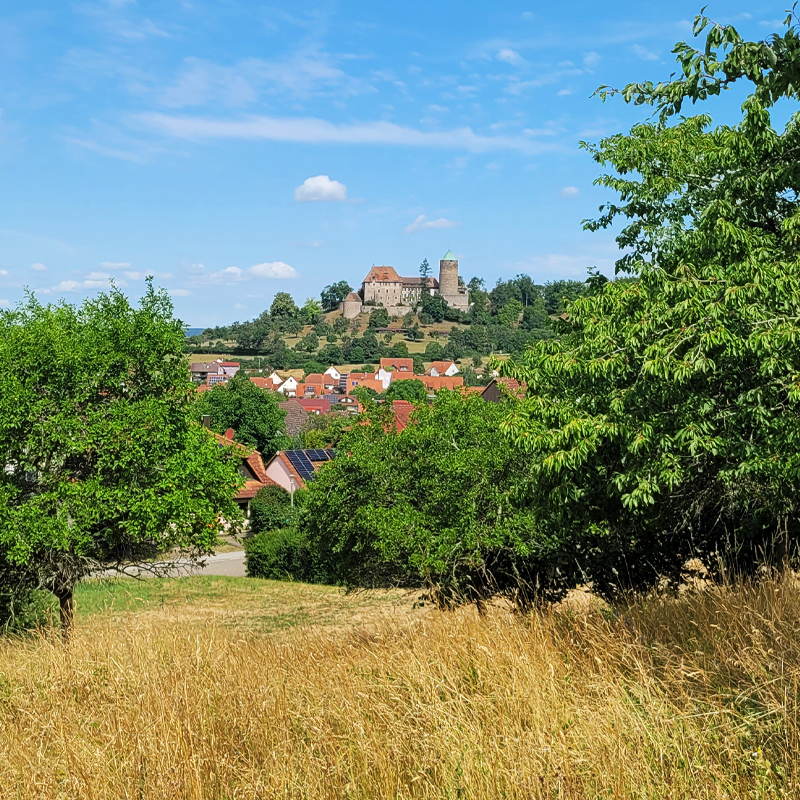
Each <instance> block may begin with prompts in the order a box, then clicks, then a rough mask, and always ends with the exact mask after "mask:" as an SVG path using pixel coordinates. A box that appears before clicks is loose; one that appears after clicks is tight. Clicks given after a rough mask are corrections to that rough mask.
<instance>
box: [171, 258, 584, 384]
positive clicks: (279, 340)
mask: <svg viewBox="0 0 800 800" xmlns="http://www.w3.org/2000/svg"><path fill="white" fill-rule="evenodd" d="M424 263H425V262H423V266H424ZM468 289H469V299H470V304H471V306H470V309H469V311H467V312H466V313H465V312H461V311H459V310H458V309H455V308H451V307H450V306H448V305H447V303H445V301H444V300H443V299H442V298H441V297H439V296H438V295H429V294H424V295H423V297H422V300H421V301H420V302H419V304H418V305H417V308H416V309H415V311H413V312H410V313H407V314H406V315H405V316H404V317H403V318H402V319H401V320H398V319H393V318H390V317H389V314H388V312H387V310H386V309H385V308H382V307H380V306H378V307H376V308H375V309H374V310H373V311H372V313H371V314H370V319H369V323H368V329H367V331H366V332H365V333H363V334H362V335H356V334H355V333H354V331H353V330H352V328H353V326H352V325H351V323H350V321H348V320H347V319H344V318H343V317H337V318H336V319H335V320H333V321H331V322H330V323H329V322H328V321H326V319H325V313H326V312H329V311H332V310H334V309H336V308H338V305H339V303H340V302H341V301H342V300H343V299H344V298H345V297H346V296H347V295H348V294H349V293H350V292H351V291H352V287H351V286H350V285H349V284H348V283H346V282H345V281H339V282H338V283H335V284H331V285H330V286H326V287H325V288H324V289H323V290H322V293H321V297H320V301H319V302H318V301H317V300H315V299H314V298H309V299H308V300H306V302H305V304H304V305H303V306H298V305H297V304H296V303H295V301H294V300H293V298H292V297H291V295H289V294H288V293H287V292H279V293H278V294H277V295H275V298H274V300H273V301H272V305H271V306H270V308H269V309H267V310H265V311H264V312H263V313H262V314H261V315H260V316H258V317H257V318H256V319H253V320H250V321H248V322H234V323H232V324H231V325H225V326H218V327H215V328H208V329H207V330H205V331H204V332H203V333H202V334H201V335H199V336H192V337H189V338H188V339H187V350H188V351H189V352H195V353H198V354H200V353H202V352H203V351H205V352H216V351H218V350H220V349H223V348H224V349H225V350H231V351H232V352H234V353H236V354H239V355H258V356H261V357H263V358H264V359H265V361H266V363H267V366H269V367H270V368H272V369H294V368H303V367H305V366H306V364H308V363H309V362H310V361H314V362H315V363H318V364H321V365H323V366H325V367H327V366H330V365H332V364H344V363H349V364H352V363H359V364H361V363H364V364H370V363H372V364H374V363H377V362H378V361H379V360H380V359H381V358H384V357H394V358H399V357H404V356H407V355H408V348H407V345H406V344H405V342H395V343H394V344H390V343H389V340H391V339H392V338H394V337H393V334H392V333H391V332H390V333H388V334H386V336H384V337H383V341H381V340H380V339H379V338H378V334H377V332H376V329H380V328H388V327H389V326H391V325H393V324H394V325H395V327H398V328H402V329H403V332H404V335H405V338H406V339H407V340H408V341H411V342H413V341H418V340H420V339H422V338H423V337H424V331H423V330H422V329H421V328H420V325H423V326H431V325H436V324H437V323H446V322H457V323H461V324H462V325H465V326H466V327H464V328H454V329H453V330H452V331H450V332H449V334H447V335H446V336H445V337H444V338H443V341H442V342H441V343H440V342H438V341H436V342H431V343H429V344H428V346H427V348H426V350H425V358H426V359H427V360H434V359H452V360H461V359H464V358H469V357H480V356H486V355H489V354H491V353H511V354H519V353H521V352H523V350H524V349H525V347H526V346H527V345H528V344H530V343H531V342H534V341H539V340H542V339H549V338H552V337H554V336H555V335H556V333H555V327H554V318H555V317H557V316H558V315H560V314H563V313H564V309H565V307H566V306H565V304H566V303H568V302H570V301H573V300H576V299H577V298H579V297H583V296H585V295H586V294H587V292H588V290H589V283H588V282H587V281H573V280H559V281H548V282H547V283H544V284H536V283H534V282H533V279H532V278H531V277H530V276H529V275H517V276H516V277H515V278H512V279H510V280H507V281H503V280H498V282H497V284H496V285H495V287H494V288H493V289H491V290H490V291H487V290H486V289H485V285H484V281H483V279H481V278H472V280H470V282H469V284H468ZM309 327H311V330H307V329H308V328H309ZM303 330H306V333H305V335H303V336H302V337H300V338H299V340H298V341H297V342H296V343H295V344H294V345H293V346H291V347H290V346H289V345H288V344H287V342H286V339H287V337H292V336H294V337H299V336H300V334H301V332H302V331H303ZM323 340H324V342H323ZM231 343H232V344H231ZM204 344H205V346H204Z"/></svg>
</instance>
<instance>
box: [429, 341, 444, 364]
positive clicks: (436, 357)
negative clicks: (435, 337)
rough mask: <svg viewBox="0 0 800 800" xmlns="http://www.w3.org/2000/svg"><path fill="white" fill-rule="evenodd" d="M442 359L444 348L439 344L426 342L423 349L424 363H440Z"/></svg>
mask: <svg viewBox="0 0 800 800" xmlns="http://www.w3.org/2000/svg"><path fill="white" fill-rule="evenodd" d="M443 358H444V348H443V347H442V346H441V345H440V344H439V342H428V344H427V345H426V347H425V360H426V361H441V360H442V359H443Z"/></svg>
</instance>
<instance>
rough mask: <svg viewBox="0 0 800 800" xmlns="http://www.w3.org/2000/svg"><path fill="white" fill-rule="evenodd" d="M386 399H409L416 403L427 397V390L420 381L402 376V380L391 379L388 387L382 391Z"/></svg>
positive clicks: (422, 401)
mask: <svg viewBox="0 0 800 800" xmlns="http://www.w3.org/2000/svg"><path fill="white" fill-rule="evenodd" d="M384 396H385V397H386V399H387V400H389V401H392V400H409V401H410V402H412V403H414V404H415V405H418V404H420V403H424V402H425V401H426V400H427V399H428V390H427V389H426V388H425V384H424V383H423V382H422V381H418V380H416V379H414V378H404V379H403V380H399V381H395V380H393V381H392V382H391V383H390V384H389V388H388V389H387V390H386V392H384Z"/></svg>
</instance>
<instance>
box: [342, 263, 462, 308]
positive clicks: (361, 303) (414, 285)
mask: <svg viewBox="0 0 800 800" xmlns="http://www.w3.org/2000/svg"><path fill="white" fill-rule="evenodd" d="M422 280H423V279H422V278H403V277H401V276H400V275H398V274H397V270H396V269H395V268H394V267H389V266H382V267H373V268H372V269H371V270H370V271H369V273H368V274H367V277H366V278H364V280H363V282H362V284H361V290H360V292H350V294H349V295H348V296H347V297H345V299H344V300H343V301H342V303H341V305H340V308H341V309H342V313H343V314H344V316H345V317H347V319H352V318H353V317H357V316H358V315H359V314H360V313H361V312H362V311H365V312H367V313H369V312H371V311H372V309H373V308H376V307H378V306H383V307H384V308H385V309H386V310H387V311H388V312H389V316H391V317H402V316H403V315H404V314H406V313H407V312H409V311H411V310H412V309H413V307H414V306H415V305H416V304H417V303H418V302H419V301H420V300H421V299H422V291H423V285H422ZM426 291H427V292H428V294H430V295H439V297H441V298H442V299H443V300H444V301H445V302H446V303H447V305H449V306H452V307H453V308H457V309H458V310H459V311H467V310H469V295H468V294H467V287H466V286H461V285H460V284H459V282H458V259H457V258H456V257H455V256H454V255H453V253H452V252H451V251H450V250H448V251H447V252H446V253H445V254H444V258H442V259H441V261H439V279H438V280H437V279H436V278H428V281H427V289H426Z"/></svg>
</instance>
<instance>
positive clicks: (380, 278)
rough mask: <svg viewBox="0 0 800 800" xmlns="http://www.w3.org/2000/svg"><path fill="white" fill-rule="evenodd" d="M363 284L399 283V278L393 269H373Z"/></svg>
mask: <svg viewBox="0 0 800 800" xmlns="http://www.w3.org/2000/svg"><path fill="white" fill-rule="evenodd" d="M364 283H400V276H399V275H398V274H397V270H395V268H394V267H373V268H372V269H371V270H370V271H369V273H368V274H367V277H366V278H364ZM359 299H360V298H359Z"/></svg>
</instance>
